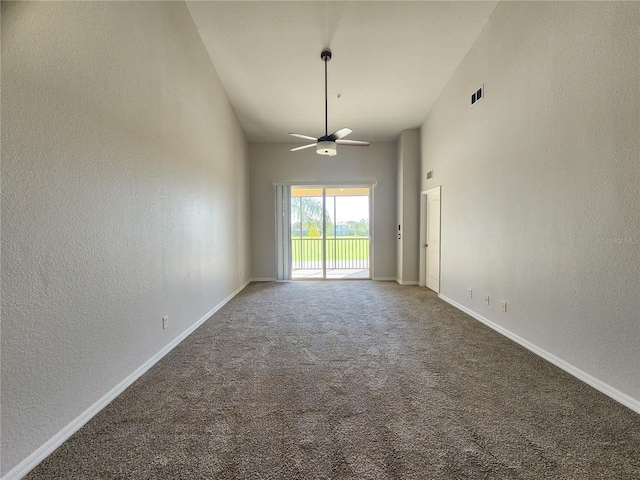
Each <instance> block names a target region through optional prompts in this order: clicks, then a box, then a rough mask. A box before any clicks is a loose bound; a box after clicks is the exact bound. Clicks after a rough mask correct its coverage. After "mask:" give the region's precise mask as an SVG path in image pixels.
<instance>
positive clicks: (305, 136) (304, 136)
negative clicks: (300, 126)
mask: <svg viewBox="0 0 640 480" xmlns="http://www.w3.org/2000/svg"><path fill="white" fill-rule="evenodd" d="M289 135H291V136H292V137H298V138H303V139H305V140H311V141H312V142H316V141H317V140H318V139H317V138H316V137H310V136H309V135H300V134H299V133H290V134H289Z"/></svg>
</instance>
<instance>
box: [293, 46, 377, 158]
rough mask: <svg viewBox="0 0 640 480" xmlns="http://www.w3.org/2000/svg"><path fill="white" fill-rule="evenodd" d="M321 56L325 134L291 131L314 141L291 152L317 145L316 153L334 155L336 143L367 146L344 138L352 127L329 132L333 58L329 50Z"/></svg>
mask: <svg viewBox="0 0 640 480" xmlns="http://www.w3.org/2000/svg"><path fill="white" fill-rule="evenodd" d="M320 58H322V61H323V62H324V136H322V137H320V138H315V137H310V136H309V135H300V134H299V133H290V134H289V135H291V136H292V137H297V138H303V139H305V140H311V141H313V143H309V144H307V145H302V146H301V147H295V148H292V149H291V150H290V151H291V152H297V151H298V150H304V149H305V148H311V147H316V153H318V154H320V155H329V156H331V157H333V156H334V155H335V154H336V153H338V152H337V149H336V145H351V146H356V147H366V146H368V145H369V142H362V141H360V140H344V137H346V136H347V135H349V134H350V133H351V132H352V131H353V130H351V129H350V128H341V129H340V130H336V131H335V132H333V133H332V134H329V133H328V132H329V128H328V126H329V113H328V110H329V109H328V102H327V62H329V60H331V52H330V51H329V50H323V51H322V53H321V54H320Z"/></svg>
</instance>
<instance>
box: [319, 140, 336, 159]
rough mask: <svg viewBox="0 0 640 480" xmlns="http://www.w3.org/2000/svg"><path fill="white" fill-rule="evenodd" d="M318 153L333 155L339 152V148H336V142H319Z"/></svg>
mask: <svg viewBox="0 0 640 480" xmlns="http://www.w3.org/2000/svg"><path fill="white" fill-rule="evenodd" d="M316 153H318V154H320V155H329V156H330V157H333V156H334V155H336V154H337V153H338V150H337V149H336V142H318V144H317V146H316Z"/></svg>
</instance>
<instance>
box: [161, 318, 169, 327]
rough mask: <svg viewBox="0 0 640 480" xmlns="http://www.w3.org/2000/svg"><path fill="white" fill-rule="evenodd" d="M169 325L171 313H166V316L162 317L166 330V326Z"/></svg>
mask: <svg viewBox="0 0 640 480" xmlns="http://www.w3.org/2000/svg"><path fill="white" fill-rule="evenodd" d="M168 327H169V315H165V316H164V317H162V329H163V330H164V329H165V328H168Z"/></svg>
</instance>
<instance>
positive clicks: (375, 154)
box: [249, 143, 396, 280]
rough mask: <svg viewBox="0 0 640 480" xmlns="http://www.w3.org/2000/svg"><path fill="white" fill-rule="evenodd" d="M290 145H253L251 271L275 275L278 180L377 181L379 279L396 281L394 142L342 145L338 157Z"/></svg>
mask: <svg viewBox="0 0 640 480" xmlns="http://www.w3.org/2000/svg"><path fill="white" fill-rule="evenodd" d="M292 146H295V144H290V143H251V144H250V145H249V158H250V176H251V260H252V264H251V271H252V277H253V278H256V279H275V278H276V274H277V270H276V260H275V254H276V244H275V238H276V234H275V190H274V186H273V183H274V182H301V183H318V184H322V183H323V182H346V183H349V182H351V181H356V182H362V181H376V182H377V185H376V187H375V188H374V219H373V220H374V222H373V231H372V235H373V238H374V257H375V258H374V265H373V270H374V273H373V274H374V277H375V278H378V279H386V280H389V279H395V269H396V255H395V248H396V246H395V236H394V234H395V231H394V223H395V211H396V183H395V182H396V177H395V174H396V158H395V157H396V151H395V145H394V144H392V143H388V144H387V143H379V144H372V145H371V146H369V147H340V146H338V155H336V156H335V157H326V156H321V155H318V154H317V153H316V152H315V150H314V149H312V148H311V149H307V150H301V151H299V152H290V151H289V149H290V148H291V147H292Z"/></svg>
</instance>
